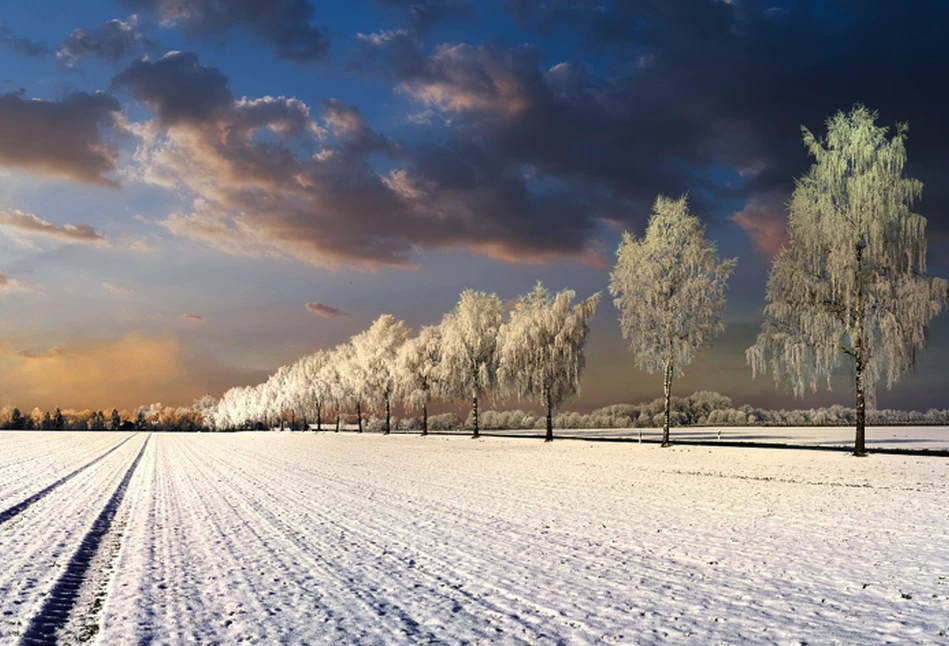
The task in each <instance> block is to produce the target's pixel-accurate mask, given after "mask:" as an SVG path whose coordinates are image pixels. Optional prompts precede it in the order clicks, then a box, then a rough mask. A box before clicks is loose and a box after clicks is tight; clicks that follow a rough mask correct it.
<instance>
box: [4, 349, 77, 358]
mask: <svg viewBox="0 0 949 646" xmlns="http://www.w3.org/2000/svg"><path fill="white" fill-rule="evenodd" d="M64 354H66V351H65V350H63V349H62V348H50V349H49V350H43V351H40V352H37V351H35V350H17V352H16V356H18V357H22V358H24V359H48V358H50V357H61V356H63V355H64Z"/></svg>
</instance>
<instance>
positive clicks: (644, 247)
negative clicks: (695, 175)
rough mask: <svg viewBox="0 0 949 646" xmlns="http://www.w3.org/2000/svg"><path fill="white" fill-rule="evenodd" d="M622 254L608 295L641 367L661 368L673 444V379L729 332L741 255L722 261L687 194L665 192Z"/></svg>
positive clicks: (665, 439) (665, 432)
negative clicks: (727, 311)
mask: <svg viewBox="0 0 949 646" xmlns="http://www.w3.org/2000/svg"><path fill="white" fill-rule="evenodd" d="M616 256H617V260H616V266H615V267H614V268H613V272H612V273H611V274H610V294H612V295H613V296H615V297H616V298H615V300H614V301H613V302H614V303H615V305H616V308H617V309H618V310H619V313H620V318H619V320H620V328H621V329H622V332H623V338H624V339H626V340H628V341H629V348H630V351H631V352H632V353H633V357H634V359H635V362H636V365H637V366H639V367H640V368H642V369H643V370H647V371H648V372H655V371H658V370H661V371H662V372H663V390H664V394H665V402H666V404H665V415H664V421H663V428H662V445H663V446H669V412H670V407H669V404H670V397H671V393H672V380H673V378H674V376H675V375H676V374H679V373H681V371H682V370H683V369H684V368H685V367H686V366H688V365H689V363H691V362H692V359H693V357H694V356H695V352H696V350H698V349H700V348H702V347H704V346H706V345H708V343H709V342H710V341H711V339H712V338H713V337H714V336H715V335H717V334H718V333H719V332H721V331H722V330H723V329H724V325H723V324H722V321H721V315H722V310H723V309H724V308H725V288H726V286H727V283H728V277H729V276H730V275H731V273H732V272H733V271H734V269H735V265H736V264H737V263H738V260H737V259H734V258H733V259H730V260H724V261H722V262H719V260H718V253H717V251H716V249H715V245H714V244H713V243H712V242H710V241H708V240H707V239H706V238H705V227H704V226H703V225H702V223H701V221H700V220H699V219H698V218H697V217H695V216H692V215H690V214H689V207H688V201H687V198H686V197H685V196H683V197H680V198H679V199H677V200H673V199H671V198H668V197H664V196H659V198H658V199H657V200H656V204H655V206H654V207H653V213H652V216H651V217H650V218H649V224H648V226H647V227H646V235H645V236H644V237H643V238H641V239H639V238H636V236H634V235H632V234H631V233H629V232H626V233H624V234H623V240H622V242H621V243H620V246H619V249H618V250H617V251H616Z"/></svg>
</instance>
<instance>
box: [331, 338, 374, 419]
mask: <svg viewBox="0 0 949 646" xmlns="http://www.w3.org/2000/svg"><path fill="white" fill-rule="evenodd" d="M360 334H362V333H360ZM357 336H358V335H357ZM353 338H356V337H353ZM336 360H337V364H336V372H337V376H338V378H339V380H338V381H337V384H336V385H337V388H338V390H337V393H338V395H339V400H338V401H339V403H340V404H346V405H349V406H352V407H354V408H355V409H356V423H357V430H358V432H359V433H362V405H363V402H364V401H366V399H367V397H368V394H369V393H368V390H367V386H366V383H367V375H366V370H365V367H364V366H363V364H362V362H360V361H359V360H358V358H357V355H356V348H355V346H354V345H353V341H352V339H350V341H349V343H344V344H342V345H340V346H339V347H338V348H337V354H336ZM338 417H339V415H338V413H337V418H338ZM337 426H338V424H337Z"/></svg>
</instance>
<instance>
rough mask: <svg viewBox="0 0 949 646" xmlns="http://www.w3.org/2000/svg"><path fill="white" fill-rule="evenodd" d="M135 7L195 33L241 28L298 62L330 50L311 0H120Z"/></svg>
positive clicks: (325, 34) (164, 21) (278, 53)
mask: <svg viewBox="0 0 949 646" xmlns="http://www.w3.org/2000/svg"><path fill="white" fill-rule="evenodd" d="M121 1H122V3H123V4H125V5H126V6H129V7H132V8H133V9H135V10H143V11H149V12H151V13H155V14H157V15H158V16H159V18H160V19H161V21H162V22H163V24H165V25H167V26H171V25H174V26H178V27H180V28H182V29H183V30H184V31H185V32H187V33H188V34H190V35H192V36H194V37H205V36H215V35H217V34H222V33H226V32H228V31H230V30H232V29H234V28H238V27H240V28H243V29H245V30H247V31H249V32H252V33H254V34H256V35H257V36H258V37H260V38H262V39H263V40H265V41H266V42H267V43H269V44H270V45H271V46H272V47H273V48H274V51H275V52H276V53H277V55H278V56H280V57H281V58H285V59H288V60H292V61H296V62H298V63H305V62H310V61H315V60H319V59H322V58H324V57H325V56H326V55H327V54H328V53H329V47H330V42H329V36H328V34H327V32H326V30H325V29H323V28H321V27H318V26H315V25H313V24H312V21H313V13H314V6H313V3H312V2H311V0H229V1H228V2H221V1H220V0H121Z"/></svg>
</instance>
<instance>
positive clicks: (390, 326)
mask: <svg viewBox="0 0 949 646" xmlns="http://www.w3.org/2000/svg"><path fill="white" fill-rule="evenodd" d="M408 336H409V331H408V330H407V329H406V327H405V324H404V323H403V322H402V321H397V320H395V317H394V316H392V315H391V314H383V315H382V316H380V317H379V318H377V319H376V320H375V321H374V322H373V324H372V325H371V326H370V327H369V329H368V330H366V331H365V332H360V333H359V334H357V335H356V336H354V337H353V338H352V341H351V342H350V343H351V345H352V349H353V356H352V364H353V365H352V366H351V367H352V369H353V371H354V372H353V374H354V376H356V378H358V379H361V380H362V384H361V387H360V391H361V392H362V393H363V396H362V400H363V401H365V403H367V404H368V405H370V406H378V405H380V404H381V405H384V406H385V410H386V425H385V430H384V433H385V434H386V435H388V434H389V433H390V432H391V430H392V397H393V395H394V394H395V386H396V370H395V361H396V356H397V354H398V351H399V348H400V347H401V346H402V344H404V343H405V340H406V339H407V338H408ZM361 424H362V422H361V421H360V425H361Z"/></svg>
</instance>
